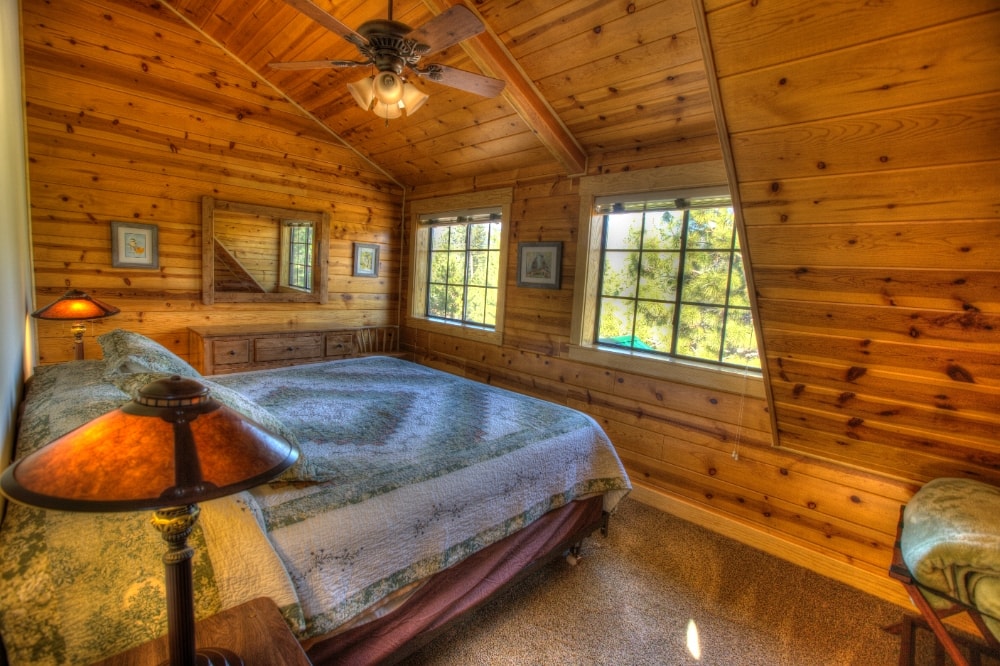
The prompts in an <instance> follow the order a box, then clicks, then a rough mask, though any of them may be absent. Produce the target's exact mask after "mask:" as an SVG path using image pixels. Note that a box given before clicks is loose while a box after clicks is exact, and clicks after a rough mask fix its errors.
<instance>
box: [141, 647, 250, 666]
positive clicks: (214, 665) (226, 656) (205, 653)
mask: <svg viewBox="0 0 1000 666" xmlns="http://www.w3.org/2000/svg"><path fill="white" fill-rule="evenodd" d="M194 658H195V666H244V664H243V659H242V658H241V657H240V656H239V655H238V654H236V653H235V652H231V651H229V650H227V649H225V648H212V647H210V648H202V649H200V650H198V651H197V652H196V653H195V655H194ZM160 666H170V660H169V659H167V660H166V661H163V662H160Z"/></svg>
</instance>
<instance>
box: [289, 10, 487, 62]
mask: <svg viewBox="0 0 1000 666" xmlns="http://www.w3.org/2000/svg"><path fill="white" fill-rule="evenodd" d="M305 1H308V0H305ZM485 29H486V26H484V25H483V22H482V21H480V20H479V17H478V16H476V15H475V14H473V13H472V11H470V10H469V8H468V7H463V6H462V5H455V6H454V7H451V8H450V9H447V10H445V11H443V12H441V13H440V14H438V15H437V16H435V17H434V18H432V19H431V20H430V21H428V22H427V23H425V24H423V25H422V26H420V27H419V28H417V29H416V30H412V31H410V33H409V34H408V35H406V38H407V39H412V40H414V41H417V42H419V43H421V44H426V45H427V46H429V47H430V48H429V49H428V50H427V51H425V52H423V53H422V54H421V55H425V56H426V55H429V54H431V53H437V52H438V51H443V50H444V49H446V48H448V47H449V46H451V45H452V44H458V43H459V42H460V41H462V40H463V39H468V38H469V37H474V36H476V35H478V34H479V33H481V32H482V31H483V30H485Z"/></svg>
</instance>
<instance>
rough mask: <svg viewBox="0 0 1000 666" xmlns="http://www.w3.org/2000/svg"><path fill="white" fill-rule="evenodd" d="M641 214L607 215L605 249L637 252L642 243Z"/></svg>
mask: <svg viewBox="0 0 1000 666" xmlns="http://www.w3.org/2000/svg"><path fill="white" fill-rule="evenodd" d="M642 217H643V215H642V213H627V214H622V215H608V216H607V217H606V218H605V220H606V233H605V239H604V242H605V247H606V248H608V249H609V250H637V249H639V244H640V243H641V241H642Z"/></svg>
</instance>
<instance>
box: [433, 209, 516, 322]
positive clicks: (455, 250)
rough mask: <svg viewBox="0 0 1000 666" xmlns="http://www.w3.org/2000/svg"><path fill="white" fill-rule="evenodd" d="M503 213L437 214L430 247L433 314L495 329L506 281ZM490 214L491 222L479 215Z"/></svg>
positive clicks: (435, 316) (434, 316) (436, 317)
mask: <svg viewBox="0 0 1000 666" xmlns="http://www.w3.org/2000/svg"><path fill="white" fill-rule="evenodd" d="M498 216H499V214H489V213H487V214H481V215H479V216H464V217H463V218H462V220H461V221H456V222H454V223H452V222H451V221H450V220H447V221H442V220H440V219H434V220H433V221H430V220H429V221H428V223H429V224H432V225H433V226H431V227H430V229H429V233H430V242H429V251H428V252H427V275H428V280H427V306H426V313H427V316H428V317H431V318H435V319H443V320H446V321H453V322H458V323H462V324H469V325H473V326H483V327H486V328H494V327H495V326H496V321H497V303H498V290H499V285H500V237H501V231H502V225H501V223H500V222H499V221H497V220H496V219H495V218H496V217H498ZM483 217H485V218H486V220H485V221H476V218H483Z"/></svg>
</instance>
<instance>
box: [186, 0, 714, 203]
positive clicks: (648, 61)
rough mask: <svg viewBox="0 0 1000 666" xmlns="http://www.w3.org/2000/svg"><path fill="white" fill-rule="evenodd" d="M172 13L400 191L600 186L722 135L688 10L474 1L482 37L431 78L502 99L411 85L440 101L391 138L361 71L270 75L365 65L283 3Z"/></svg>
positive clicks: (366, 4)
mask: <svg viewBox="0 0 1000 666" xmlns="http://www.w3.org/2000/svg"><path fill="white" fill-rule="evenodd" d="M458 1H461V0H458ZM314 2H315V4H316V5H318V6H319V7H321V8H322V9H324V10H326V11H327V12H329V13H330V14H331V15H332V16H334V17H335V18H336V19H338V20H339V21H340V22H341V23H343V24H345V25H347V26H348V27H350V28H353V29H357V28H358V26H360V25H361V24H362V23H364V22H365V21H368V20H371V19H375V18H386V16H387V13H388V9H389V6H388V3H387V2H372V1H371V0H314ZM455 3H456V0H397V1H396V2H395V3H393V19H394V20H397V21H401V22H403V23H406V24H407V25H409V26H411V27H414V28H416V27H420V26H422V25H423V24H425V23H426V22H427V21H429V20H431V19H432V18H433V17H434V16H435V15H437V14H438V13H440V12H441V11H444V10H445V9H447V8H448V7H449V6H450V5H452V4H455ZM166 4H167V5H168V6H170V7H171V8H173V9H174V10H175V11H176V12H177V13H178V14H179V15H180V16H182V17H184V18H185V19H186V20H187V21H188V22H190V23H191V25H192V26H194V27H195V28H196V29H198V30H199V31H201V33H202V34H203V35H205V37H206V38H207V39H209V40H211V41H213V42H215V43H217V44H219V45H220V46H222V47H223V48H225V49H226V50H227V51H228V52H229V53H230V54H232V56H233V57H234V58H236V59H238V60H239V61H241V62H242V63H244V64H245V65H246V66H247V67H249V68H250V69H251V70H253V71H254V72H256V73H257V74H258V75H259V76H260V78H261V79H264V80H266V81H267V82H269V83H270V84H271V85H273V86H274V87H275V88H276V89H277V90H278V91H280V92H281V93H282V94H284V95H285V96H287V97H288V98H289V99H291V100H292V101H293V102H295V103H296V104H298V105H299V106H300V107H301V108H303V109H304V110H305V111H307V112H308V113H309V114H311V115H312V116H313V117H314V118H315V119H316V121H317V122H318V123H321V124H322V125H324V126H325V127H327V128H329V130H330V131H331V132H332V133H333V134H335V135H336V136H338V137H340V138H341V139H342V140H343V141H345V142H346V143H347V144H349V145H350V146H351V147H352V148H354V149H355V150H356V151H358V152H359V153H361V154H362V155H364V156H366V157H367V158H368V159H369V160H371V161H372V162H373V163H375V164H376V165H378V166H379V167H380V168H381V169H382V170H383V171H384V172H385V173H386V174H387V175H389V176H391V177H392V178H393V179H395V180H397V181H398V182H399V183H400V184H403V185H409V186H415V185H419V184H426V183H427V182H438V181H446V180H450V179H455V178H475V177H479V176H483V175H485V174H490V173H497V172H510V171H512V170H513V171H517V172H519V173H525V174H547V173H562V174H565V175H578V174H583V173H591V174H593V173H600V172H601V170H602V166H601V164H602V161H603V158H604V156H607V155H610V154H615V153H622V152H625V151H632V152H636V151H642V150H643V149H645V148H650V149H652V147H653V146H656V145H662V144H665V143H670V142H674V141H683V140H687V139H690V138H693V137H708V136H711V137H714V136H715V134H716V127H715V120H714V116H713V113H712V106H711V101H710V99H709V93H708V85H707V82H706V77H705V68H704V64H703V62H702V55H701V48H700V45H699V41H698V34H697V30H696V28H695V21H694V17H693V13H692V8H691V3H690V1H689V0H651V1H649V2H634V1H626V0H613V1H610V2H609V1H607V0H565V1H563V2H557V1H555V0H522V1H513V0H477V1H476V2H471V1H468V2H466V6H468V7H469V8H470V9H472V10H473V11H474V12H476V13H477V14H478V15H479V16H480V17H481V19H482V20H483V22H484V24H485V25H486V31H485V32H484V33H482V34H480V35H478V36H476V37H473V38H471V39H468V40H466V41H464V42H462V43H460V44H457V45H455V46H452V47H450V48H448V49H446V50H444V51H441V52H439V53H436V54H434V55H432V56H428V57H427V58H425V59H423V60H422V61H421V64H422V65H425V64H427V63H431V62H433V63H440V64H444V65H449V66H451V67H457V68H460V69H464V70H467V71H471V72H475V73H481V74H485V75H487V76H492V77H495V78H499V79H502V80H504V81H505V82H506V84H507V85H506V87H505V89H504V92H503V93H502V95H501V96H500V97H496V98H492V99H489V98H483V97H479V96H477V95H475V94H472V93H467V92H463V91H461V90H457V89H454V88H450V87H446V86H444V85H441V84H438V83H434V82H430V81H426V80H424V79H421V78H418V77H416V76H411V77H409V79H410V82H411V83H413V84H414V85H416V86H418V87H419V88H420V89H421V90H423V91H424V92H426V93H428V94H429V95H430V98H429V100H428V101H427V103H426V104H425V105H424V106H423V108H421V109H419V110H418V111H417V112H416V113H414V115H413V117H406V116H404V117H402V118H399V119H395V120H390V121H388V124H387V123H386V121H385V120H384V119H380V118H377V117H376V116H375V115H374V114H372V113H371V112H367V111H364V110H362V109H361V108H359V107H358V106H357V105H356V104H355V103H354V101H353V98H352V97H351V95H350V94H349V92H348V90H347V84H348V83H349V82H351V81H354V80H357V79H359V78H361V77H362V76H364V75H365V74H367V73H368V70H367V69H365V68H351V69H339V70H338V69H318V70H297V71H289V70H276V69H273V68H270V67H268V63H271V62H280V61H294V60H323V59H329V60H356V59H357V58H358V52H357V50H356V48H355V47H354V46H353V45H352V44H350V43H348V42H347V41H346V40H345V39H343V38H341V37H340V36H338V35H336V34H334V33H332V32H330V31H329V30H327V29H326V28H324V27H322V26H321V25H320V24H319V23H317V22H316V21H314V20H313V19H311V18H309V17H308V16H306V15H304V14H303V13H301V12H300V11H299V10H297V9H295V8H293V7H292V6H290V5H288V4H286V3H285V2H284V0H166Z"/></svg>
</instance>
